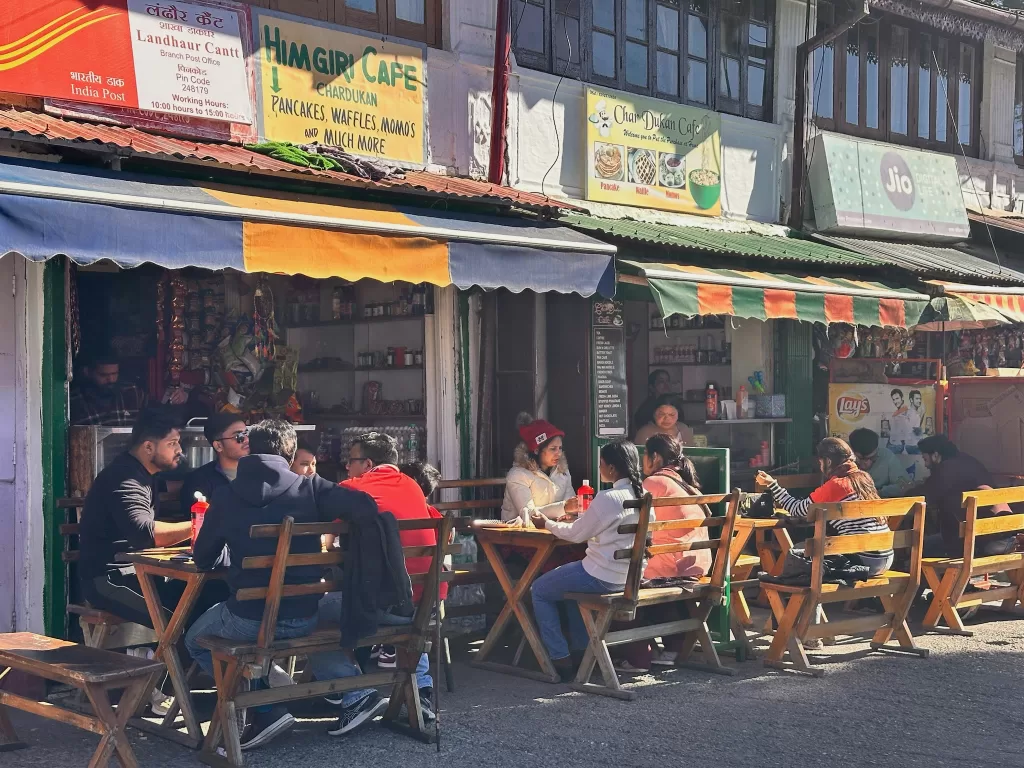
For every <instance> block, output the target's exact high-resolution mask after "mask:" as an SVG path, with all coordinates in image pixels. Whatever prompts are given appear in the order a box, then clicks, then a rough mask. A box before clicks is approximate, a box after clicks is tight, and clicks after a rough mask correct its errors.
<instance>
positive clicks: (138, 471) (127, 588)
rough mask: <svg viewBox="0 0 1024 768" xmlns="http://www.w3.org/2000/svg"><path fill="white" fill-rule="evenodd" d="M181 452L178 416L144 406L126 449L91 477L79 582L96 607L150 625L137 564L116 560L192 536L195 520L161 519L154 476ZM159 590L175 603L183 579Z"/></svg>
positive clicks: (81, 536)
mask: <svg viewBox="0 0 1024 768" xmlns="http://www.w3.org/2000/svg"><path fill="white" fill-rule="evenodd" d="M181 455H182V451H181V441H180V433H179V432H178V423H177V420H176V418H175V417H174V416H173V415H172V414H171V413H169V412H167V411H166V410H164V409H160V408H151V409H148V410H144V411H143V412H142V413H141V414H139V418H138V420H137V421H136V422H135V425H134V427H132V439H131V445H130V446H129V448H128V450H127V452H125V453H123V454H121V455H120V456H118V457H117V458H115V459H114V460H113V461H112V462H111V463H110V464H108V465H107V466H106V467H105V468H104V469H103V471H102V472H100V473H99V475H97V476H96V479H95V480H94V481H93V484H92V488H90V489H89V493H88V495H87V496H86V497H85V505H84V506H83V508H82V517H81V520H80V521H79V523H80V525H79V549H80V554H79V561H78V581H79V587H80V589H81V595H82V597H83V598H85V599H86V600H87V601H88V602H89V604H90V605H92V606H93V607H94V608H100V609H102V610H104V611H109V612H110V613H113V614H114V615H115V616H118V617H120V618H122V619H126V620H128V621H134V622H136V623H138V624H143V625H145V626H147V627H152V622H151V620H150V617H149V611H148V610H147V608H146V601H145V599H144V598H143V597H142V592H141V589H140V588H139V584H138V581H137V580H136V578H135V568H134V566H130V565H123V564H122V565H117V564H115V563H114V559H115V555H117V553H118V552H125V551H129V550H134V549H149V548H151V547H170V546H174V545H175V544H180V543H181V542H183V541H185V540H187V539H188V538H189V536H190V535H191V533H192V524H191V522H184V523H168V522H163V521H160V520H157V516H158V514H159V503H160V494H159V492H158V490H157V483H156V478H155V475H156V473H157V472H163V471H169V470H172V469H174V468H175V467H177V466H178V462H179V461H180V460H181ZM175 586H177V589H176V590H175ZM160 588H161V599H162V600H163V601H164V605H173V604H176V603H177V599H178V597H180V595H181V587H180V584H179V583H175V585H170V586H168V587H166V590H165V588H164V586H163V583H162V580H161V584H160ZM165 591H166V594H165Z"/></svg>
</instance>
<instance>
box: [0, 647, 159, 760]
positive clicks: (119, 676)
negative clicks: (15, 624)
mask: <svg viewBox="0 0 1024 768" xmlns="http://www.w3.org/2000/svg"><path fill="white" fill-rule="evenodd" d="M0 668H3V672H0V680H2V679H3V678H4V676H5V675H6V674H7V673H8V672H9V671H10V670H12V669H15V670H18V671H20V672H25V673H27V674H30V675H36V676H37V677H41V678H44V679H46V680H52V681H54V682H58V683H63V684H65V685H70V686H72V687H74V688H77V689H79V690H80V691H82V692H84V694H85V695H86V696H87V697H88V698H89V701H90V703H91V704H92V710H93V714H92V715H86V714H81V713H79V712H73V711H71V710H69V709H64V708H63V707H59V706H57V705H54V704H51V703H50V702H49V701H46V700H41V701H36V700H34V699H29V698H25V697H22V696H18V695H16V694H14V693H11V692H9V691H4V690H0V752H2V751H6V750H10V749H20V748H22V747H25V746H26V745H25V744H23V743H22V742H20V741H19V740H18V736H17V734H16V733H15V731H14V727H13V726H12V725H11V720H10V718H9V717H8V715H7V711H6V708H7V707H11V708H13V709H19V710H22V711H23V712H29V713H31V714H33V715H39V716H40V717H45V718H47V719H49V720H56V721H57V722H59V723H65V724H66V725H71V726H74V727H75V728H80V729H82V730H83V731H89V732H91V733H95V734H97V735H99V736H100V737H102V738H101V739H100V743H99V746H98V747H96V751H95V753H93V756H92V759H91V760H90V761H89V768H101V767H105V766H106V765H107V764H108V762H109V761H110V758H111V757H115V758H116V759H117V762H118V763H120V764H121V765H122V766H123V768H136V766H137V765H138V762H137V761H136V759H135V754H134V753H133V752H132V747H131V744H129V743H128V738H127V736H126V735H125V724H126V723H127V722H128V719H129V718H130V717H131V716H132V715H133V714H134V712H135V710H136V709H137V708H138V707H139V706H140V704H141V703H142V701H143V700H144V698H145V697H146V696H147V695H148V694H149V691H150V687H151V685H152V679H153V678H154V677H155V676H156V675H157V674H159V673H160V672H161V671H162V670H163V664H161V663H160V662H157V661H147V660H145V659H139V658H137V657H134V656H127V655H125V654H123V653H114V652H112V651H105V650H102V649H99V648H90V647H88V646H85V645H79V644H77V643H69V642H67V641H64V640H56V639H54V638H52V637H44V636H43V635H36V634H33V633H31V632H15V633H12V634H3V635H0ZM119 689H124V692H123V693H122V695H121V699H120V702H119V703H118V705H117V709H116V711H115V709H114V707H113V706H111V703H110V692H111V691H114V690H119Z"/></svg>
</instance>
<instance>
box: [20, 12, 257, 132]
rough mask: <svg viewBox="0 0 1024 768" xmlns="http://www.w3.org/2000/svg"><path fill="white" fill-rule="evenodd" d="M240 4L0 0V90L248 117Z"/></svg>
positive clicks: (223, 117)
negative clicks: (4, 0) (5, 0)
mask: <svg viewBox="0 0 1024 768" xmlns="http://www.w3.org/2000/svg"><path fill="white" fill-rule="evenodd" d="M241 8H242V6H235V5H233V4H230V3H219V2H211V3H202V2H198V3H195V2H183V1H180V0H152V1H150V0H8V1H7V2H3V1H2V0H0V91H11V92H13V93H24V94H27V95H30V96H44V97H49V98H56V99H65V100H68V101H73V102H83V103H87V104H100V105H104V106H109V107H122V108H127V109H145V110H151V111H154V112H162V113H166V114H172V115H189V116H192V117H196V118H203V119H208V120H219V121H224V122H235V123H251V122H252V103H251V99H250V97H249V88H248V80H247V76H246V70H245V58H246V53H247V50H246V48H245V47H243V45H242V39H241V27H242V24H241V22H240V19H239V15H240V14H239V10H240V9H241Z"/></svg>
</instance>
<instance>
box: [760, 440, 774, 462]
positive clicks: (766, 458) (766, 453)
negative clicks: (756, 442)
mask: <svg viewBox="0 0 1024 768" xmlns="http://www.w3.org/2000/svg"><path fill="white" fill-rule="evenodd" d="M771 460H772V457H771V450H770V449H769V448H768V441H767V440H762V441H761V466H762V467H767V466H770V464H771Z"/></svg>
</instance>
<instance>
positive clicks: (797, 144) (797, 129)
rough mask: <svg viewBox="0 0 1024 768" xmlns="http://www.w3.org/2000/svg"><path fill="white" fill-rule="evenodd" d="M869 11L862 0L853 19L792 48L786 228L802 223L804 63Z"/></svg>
mask: <svg viewBox="0 0 1024 768" xmlns="http://www.w3.org/2000/svg"><path fill="white" fill-rule="evenodd" d="M870 12H871V9H870V8H869V7H868V4H867V1H866V0H865V2H864V4H863V6H862V7H861V8H859V9H858V10H857V11H856V12H855V13H854V14H853V16H851V17H850V18H848V19H845V20H844V21H842V22H841V23H840V24H839V26H837V27H833V28H832V29H826V30H825V31H824V32H822V33H820V34H817V35H815V36H814V37H812V38H810V39H808V40H805V41H804V42H802V43H800V45H798V46H797V47H796V106H795V109H794V111H793V157H792V160H791V162H792V163H793V185H792V188H791V189H790V194H789V201H790V202H789V226H790V227H792V228H793V229H800V227H801V226H802V225H803V223H804V204H803V190H804V177H805V175H806V168H805V167H804V166H805V164H806V159H805V158H806V147H805V146H804V145H805V142H806V141H807V134H806V131H807V123H806V119H807V62H808V61H809V60H810V57H811V51H813V50H814V49H815V48H820V47H821V46H823V45H826V44H827V43H831V42H832V41H833V40H835V39H836V38H837V37H839V36H840V35H841V34H843V33H844V32H845V31H846V30H848V29H849V28H850V27H852V26H853V25H854V24H857V23H859V22H860V20H861V19H863V18H864V17H865V16H867V15H868V14H869V13H870Z"/></svg>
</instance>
